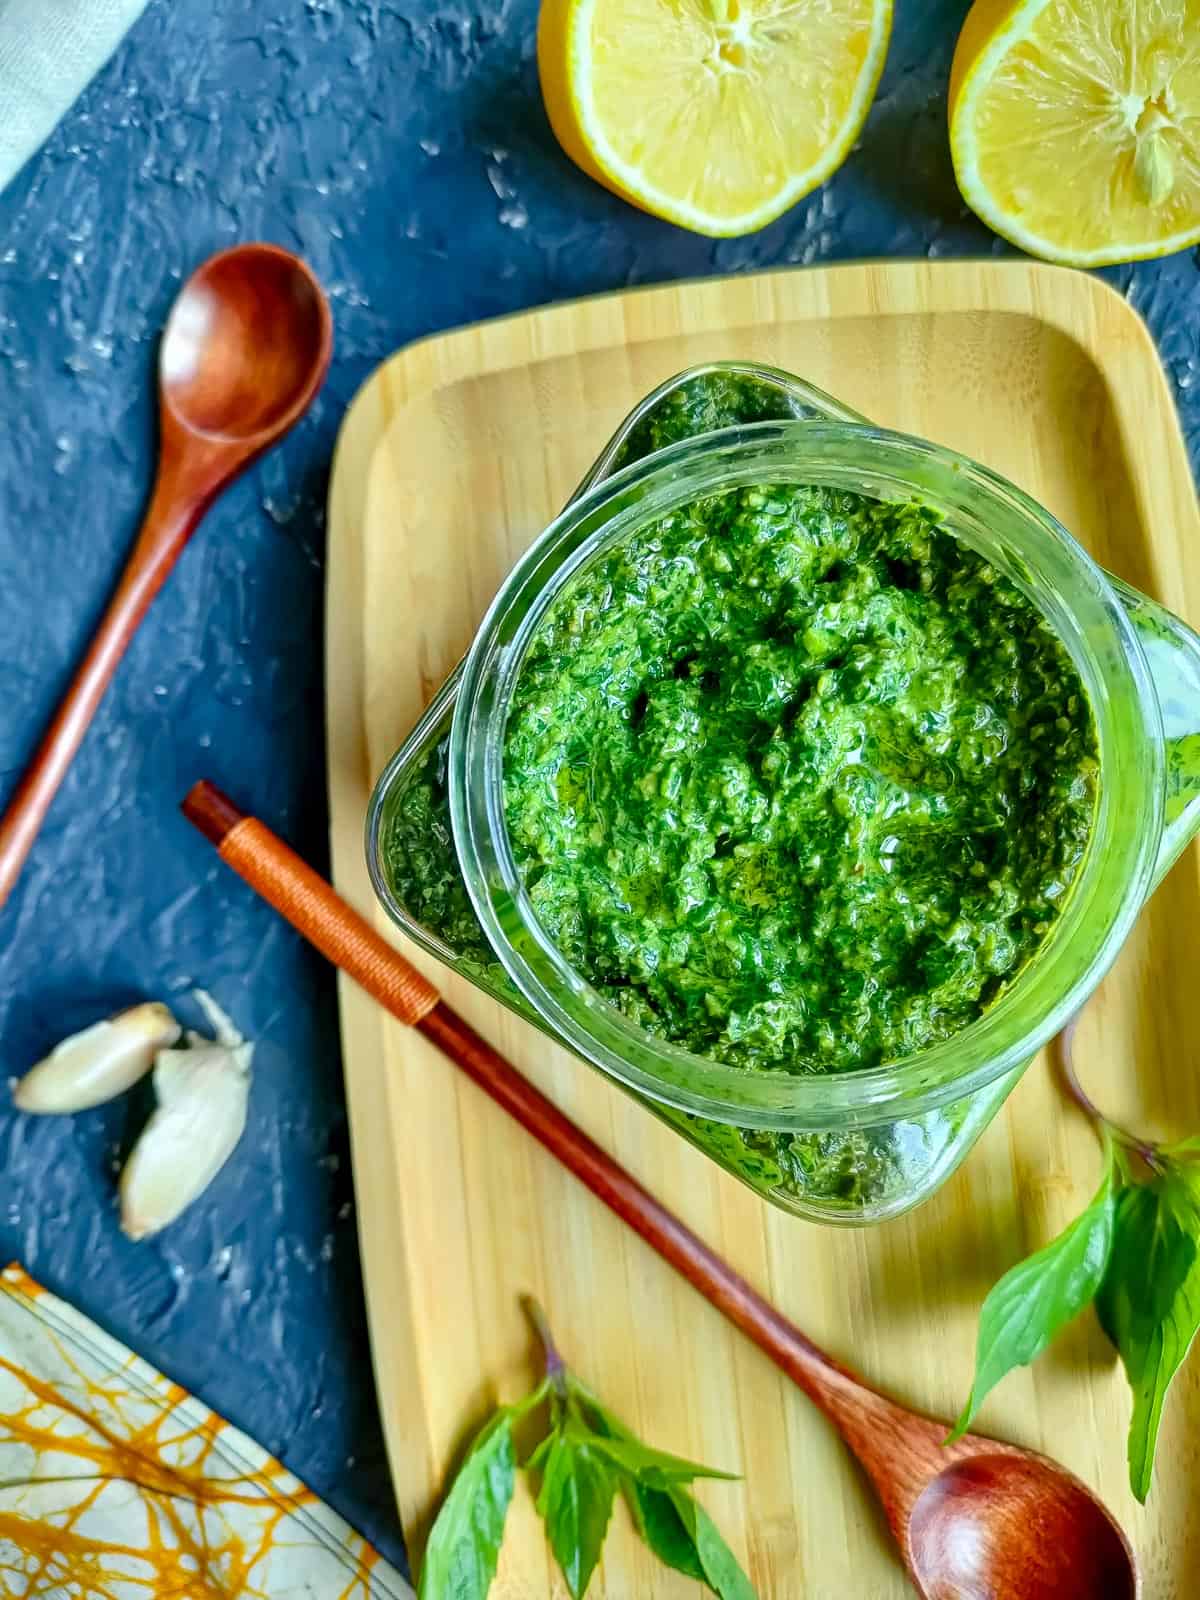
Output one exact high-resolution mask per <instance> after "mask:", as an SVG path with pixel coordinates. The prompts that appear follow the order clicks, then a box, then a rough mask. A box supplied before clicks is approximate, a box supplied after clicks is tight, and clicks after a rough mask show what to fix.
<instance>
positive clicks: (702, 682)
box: [504, 484, 1097, 1072]
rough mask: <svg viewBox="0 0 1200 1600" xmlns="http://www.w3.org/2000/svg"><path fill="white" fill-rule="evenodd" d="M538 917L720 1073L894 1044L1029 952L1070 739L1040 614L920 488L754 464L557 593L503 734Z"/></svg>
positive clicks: (1074, 708) (922, 1043)
mask: <svg viewBox="0 0 1200 1600" xmlns="http://www.w3.org/2000/svg"><path fill="white" fill-rule="evenodd" d="M504 770H505V808H506V813H507V820H508V827H509V834H510V839H511V842H512V847H513V851H514V854H515V857H516V860H517V864H518V867H519V868H520V870H521V873H522V875H523V877H524V880H525V883H526V887H527V889H528V891H529V895H530V899H531V901H532V904H533V906H534V909H535V911H536V913H537V916H538V918H539V920H540V921H541V923H542V925H543V927H544V928H545V929H546V931H547V932H548V934H549V935H550V937H551V938H552V940H553V941H554V943H555V944H557V945H558V947H559V948H560V949H561V950H562V952H563V953H564V955H565V956H566V957H567V959H568V960H569V961H570V963H571V964H572V966H574V967H575V969H576V970H577V971H578V972H580V973H581V974H583V975H584V976H585V977H586V978H587V979H588V980H589V982H591V983H592V984H593V985H594V986H595V987H596V988H597V989H598V991H599V992H600V993H601V994H602V995H603V996H604V997H605V998H606V999H608V1000H609V1001H611V1002H612V1003H613V1004H614V1005H616V1006H618V1007H619V1008H620V1009H621V1010H622V1011H623V1012H624V1013H625V1014H626V1015H627V1016H629V1017H630V1018H631V1019H633V1020H634V1021H636V1022H638V1023H640V1024H641V1025H642V1026H643V1027H645V1028H646V1029H647V1030H648V1031H650V1032H651V1033H655V1034H658V1035H659V1036H661V1037H662V1038H664V1039H668V1040H670V1041H671V1042H673V1043H675V1044H679V1045H682V1046H684V1047H685V1048H687V1049H689V1050H691V1051H693V1052H694V1053H696V1054H700V1055H706V1056H710V1057H713V1058H715V1059H717V1060H720V1061H724V1062H727V1063H730V1064H732V1065H735V1066H739V1067H743V1068H745V1069H746V1070H748V1071H760V1070H764V1069H769V1070H784V1071H789V1072H813V1071H816V1072H842V1071H847V1070H852V1069H855V1068H863V1067H870V1066H875V1065H878V1064H880V1063H882V1062H885V1061H894V1060H899V1059H902V1058H903V1057H905V1056H909V1055H912V1054H914V1053H915V1052H916V1051H918V1050H921V1049H923V1048H925V1047H926V1046H928V1045H930V1044H932V1043H935V1042H936V1041H938V1040H942V1039H946V1038H948V1037H950V1036H951V1035H953V1034H954V1033H956V1032H958V1031H959V1030H960V1029H962V1028H963V1027H965V1026H966V1025H967V1024H968V1023H970V1022H972V1021H973V1020H974V1019H975V1018H976V1017H978V1016H979V1015H980V1013H981V1012H982V1010H983V1009H984V1008H985V1007H986V1006H987V1005H988V1004H989V1003H990V1002H991V1001H992V1000H993V999H994V998H995V996H996V994H997V993H998V992H999V990H1000V989H1001V988H1002V986H1003V985H1004V984H1005V983H1007V982H1008V981H1010V980H1011V979H1012V978H1013V977H1014V976H1015V975H1016V974H1017V973H1018V972H1019V971H1020V970H1021V968H1022V967H1023V966H1024V965H1025V963H1026V962H1027V961H1028V960H1029V958H1030V957H1031V956H1032V955H1033V953H1034V952H1035V950H1036V949H1037V947H1038V945H1039V944H1040V943H1041V942H1042V940H1043V939H1044V938H1045V936H1046V934H1047V933H1048V932H1049V929H1050V927H1051V925H1052V924H1053V922H1054V920H1055V918H1056V917H1057V915H1058V913H1059V911H1060V909H1061V907H1062V905H1063V903H1064V901H1065V899H1066V896H1067V894H1068V892H1069V889H1070V886H1071V883H1072V881H1073V879H1074V876H1075V873H1076V870H1077V868H1078V866H1079V863H1080V861H1081V859H1082V856H1083V853H1084V851H1085V849H1086V845H1087V840H1088V835H1089V832H1090V828H1091V823H1092V815H1093V811H1094V807H1095V793H1096V774H1097V760H1096V743H1095V735H1094V729H1093V723H1092V717H1091V712H1090V708H1089V706H1088V702H1087V697H1086V693H1085V691H1084V689H1083V685H1082V683H1081V682H1080V680H1079V677H1078V674H1077V673H1076V671H1075V668H1074V666H1073V664H1072V663H1071V660H1070V658H1069V656H1068V655H1067V653H1066V651H1065V650H1064V648H1063V646H1062V645H1061V644H1060V642H1059V641H1058V639H1057V637H1056V636H1055V635H1054V634H1053V633H1052V632H1051V630H1050V629H1049V627H1048V626H1047V625H1046V623H1045V622H1044V621H1043V619H1042V617H1041V614H1040V612H1038V611H1037V610H1036V608H1035V607H1034V606H1033V605H1032V604H1031V602H1030V601H1028V600H1027V599H1026V598H1025V597H1024V596H1023V595H1022V594H1021V593H1020V591H1019V590H1018V589H1017V588H1016V587H1015V586H1014V585H1013V584H1012V583H1010V582H1009V581H1008V580H1007V579H1005V578H1004V577H1002V576H1001V575H1000V574H999V573H997V572H996V571H995V570H994V569H993V568H992V567H991V566H989V565H988V564H987V563H986V562H985V561H984V560H983V559H982V558H981V557H980V556H979V555H977V554H976V553H975V552H974V551H972V550H971V549H969V548H968V547H967V546H965V545H963V544H962V543H960V542H959V541H958V540H957V539H955V538H954V537H953V536H952V535H951V534H950V533H948V532H947V531H945V530H944V529H942V528H941V527H939V525H938V522H937V519H936V517H935V516H934V515H933V513H932V512H930V511H929V510H928V509H927V508H926V507H923V506H921V505H919V504H915V503H907V504H902V503H885V502H881V501H877V500H872V499H869V498H866V497H864V496H861V495H856V494H851V493H847V492H842V491H836V490H830V489H823V488H813V487H808V486H794V485H779V484H776V485H770V484H764V485H762V486H760V487H754V488H746V489H738V490H735V491H730V492H727V493H722V494H716V495H710V496H707V497H705V498H702V499H697V500H696V501H694V502H692V503H690V504H688V505H686V506H684V507H683V508H681V509H680V510H679V511H677V512H675V513H673V514H672V515H670V516H668V517H665V518H663V519H662V520H661V521H659V522H656V523H653V524H652V525H650V526H648V527H646V528H644V529H642V530H640V531H639V532H638V533H637V534H636V535H634V536H633V537H632V538H631V539H629V540H627V541H625V542H624V543H623V544H622V545H621V546H620V547H619V548H617V549H614V550H612V551H610V552H609V553H608V554H606V555H605V556H603V557H602V558H601V559H600V560H599V561H598V563H596V564H595V565H594V566H593V567H592V569H591V570H590V571H589V572H588V573H587V574H586V575H585V576H584V577H583V578H582V579H580V580H579V581H577V582H576V583H574V584H573V585H572V586H571V588H570V589H569V590H568V591H567V592H566V593H564V594H563V595H562V596H561V597H560V598H559V599H558V600H557V601H556V603H555V605H554V606H553V607H552V609H551V611H550V612H549V613H548V615H547V617H546V618H545V620H544V621H543V623H542V625H541V627H540V629H539V631H538V633H537V634H536V635H535V637H534V640H533V643H532V645H531V646H530V649H529V652H528V654H527V656H526V659H525V662H524V664H523V666H522V669H521V674H520V677H519V679H518V682H517V685H516V689H515V693H514V698H513V705H512V710H511V714H510V719H509V725H508V732H507V738H506V745H505V755H504Z"/></svg>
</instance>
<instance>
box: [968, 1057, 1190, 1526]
mask: <svg viewBox="0 0 1200 1600" xmlns="http://www.w3.org/2000/svg"><path fill="white" fill-rule="evenodd" d="M1073 1031H1074V1030H1073V1029H1069V1030H1068V1031H1067V1032H1066V1033H1064V1034H1063V1036H1062V1038H1061V1040H1060V1041H1059V1046H1058V1051H1059V1065H1060V1067H1061V1069H1062V1072H1063V1076H1064V1078H1065V1080H1066V1083H1067V1086H1068V1088H1069V1090H1070V1092H1071V1094H1072V1096H1073V1097H1074V1098H1075V1099H1076V1100H1077V1101H1078V1103H1079V1104H1080V1106H1081V1107H1082V1108H1083V1110H1084V1111H1086V1112H1087V1114H1088V1116H1090V1117H1091V1118H1092V1120H1093V1121H1094V1122H1095V1124H1096V1126H1097V1128H1098V1130H1099V1132H1100V1136H1101V1138H1102V1140H1103V1143H1104V1150H1105V1173H1104V1180H1103V1182H1102V1183H1101V1185H1100V1188H1099V1190H1098V1192H1097V1194H1096V1196H1095V1198H1094V1199H1093V1201H1092V1203H1091V1204H1090V1205H1089V1206H1088V1208H1087V1210H1086V1211H1084V1212H1083V1214H1082V1215H1081V1216H1079V1217H1077V1218H1076V1219H1075V1221H1074V1222H1072V1223H1071V1224H1070V1226H1069V1227H1067V1228H1066V1229H1064V1230H1063V1232H1062V1233H1060V1234H1059V1235H1058V1237H1057V1238H1056V1239H1053V1240H1051V1242H1050V1243H1049V1244H1048V1245H1046V1246H1045V1247H1044V1249H1041V1250H1039V1251H1037V1253H1036V1254H1035V1255H1032V1256H1030V1257H1029V1258H1028V1259H1027V1260H1025V1261H1021V1262H1018V1263H1017V1265H1016V1266H1015V1267H1013V1268H1012V1269H1011V1270H1010V1271H1009V1272H1006V1273H1005V1275H1004V1276H1003V1277H1002V1278H1001V1279H1000V1281H999V1282H998V1283H997V1284H996V1285H995V1287H994V1288H993V1289H992V1291H991V1293H990V1294H989V1295H988V1297H987V1299H986V1300H985V1301H984V1302H983V1309H982V1311H981V1313H980V1318H979V1334H978V1340H977V1344H976V1349H975V1381H974V1384H973V1385H972V1388H971V1393H970V1395H969V1397H968V1399H967V1403H966V1405H965V1406H964V1407H963V1411H962V1415H961V1416H960V1417H959V1419H958V1421H957V1422H956V1424H955V1426H954V1430H953V1432H952V1433H951V1434H950V1435H949V1438H948V1439H947V1441H946V1442H947V1443H948V1444H949V1443H952V1442H953V1441H954V1440H955V1439H957V1438H959V1437H960V1436H961V1435H962V1434H963V1433H965V1432H966V1430H967V1428H969V1427H970V1425H971V1422H972V1421H973V1419H974V1417H975V1413H976V1412H977V1411H978V1409H979V1407H980V1405H981V1404H982V1402H983V1398H984V1396H985V1395H986V1394H987V1393H988V1391H989V1390H990V1389H992V1388H993V1387H994V1385H995V1384H997V1383H999V1381H1000V1379H1001V1378H1003V1377H1004V1376H1005V1375H1006V1374H1007V1373H1009V1372H1011V1371H1012V1369H1013V1368H1014V1367H1019V1366H1025V1365H1027V1364H1028V1363H1029V1362H1030V1361H1033V1360H1034V1359H1035V1358H1036V1357H1037V1356H1039V1355H1040V1354H1041V1353H1042V1351H1043V1350H1044V1349H1045V1348H1046V1346H1047V1345H1048V1344H1049V1343H1050V1341H1051V1339H1053V1338H1054V1336H1055V1334H1056V1333H1058V1331H1059V1329H1060V1328H1062V1327H1064V1326H1065V1325H1066V1323H1068V1322H1070V1321H1071V1320H1072V1319H1073V1318H1074V1317H1076V1316H1078V1315H1079V1313H1080V1312H1081V1311H1083V1310H1085V1309H1086V1307H1087V1306H1089V1305H1092V1304H1094V1305H1095V1308H1096V1313H1097V1315H1098V1317H1099V1319H1100V1325H1101V1327H1102V1328H1103V1329H1104V1331H1105V1333H1106V1334H1107V1335H1108V1337H1109V1339H1110V1340H1111V1341H1112V1343H1113V1345H1114V1346H1115V1347H1116V1349H1117V1351H1118V1353H1119V1355H1120V1357H1121V1361H1122V1363H1123V1365H1124V1367H1125V1373H1126V1376H1127V1377H1128V1379H1129V1386H1130V1388H1131V1389H1132V1391H1133V1414H1132V1417H1131V1420H1130V1426H1129V1447H1128V1457H1129V1486H1130V1488H1131V1489H1132V1490H1133V1493H1134V1494H1135V1495H1136V1496H1137V1498H1138V1500H1140V1501H1142V1502H1143V1503H1144V1502H1145V1500H1146V1496H1147V1495H1148V1494H1149V1492H1150V1482H1151V1478H1152V1476H1153V1472H1154V1450H1155V1445H1156V1444H1157V1441H1158V1430H1159V1425H1160V1423H1161V1421H1162V1414H1163V1406H1164V1403H1165V1401H1166V1397H1167V1390H1168V1389H1169V1387H1170V1384H1171V1380H1172V1378H1173V1377H1174V1376H1175V1373H1176V1372H1177V1371H1178V1370H1179V1368H1180V1366H1181V1365H1182V1363H1183V1361H1184V1358H1185V1357H1186V1355H1187V1353H1188V1349H1189V1348H1190V1346H1191V1343H1192V1340H1193V1339H1194V1338H1195V1335H1196V1332H1197V1329H1198V1328H1200V1163H1198V1161H1197V1158H1198V1157H1200V1140H1197V1139H1188V1140H1185V1141H1184V1142H1183V1143H1181V1144H1176V1145H1153V1144H1148V1143H1146V1142H1145V1141H1143V1140H1139V1139H1136V1138H1134V1137H1133V1136H1132V1135H1130V1134H1128V1133H1126V1132H1125V1130H1124V1129H1122V1128H1119V1127H1118V1126H1117V1125H1116V1124H1115V1123H1112V1122H1110V1121H1109V1120H1108V1119H1107V1118H1106V1117H1105V1116H1103V1114H1102V1113H1101V1112H1100V1111H1098V1110H1097V1108H1096V1107H1095V1106H1094V1105H1093V1104H1092V1102H1091V1100H1090V1099H1089V1098H1088V1097H1087V1095H1086V1094H1085V1093H1084V1092H1083V1090H1082V1088H1081V1087H1080V1085H1079V1081H1078V1079H1077V1077H1076V1076H1075V1072H1074V1068H1073V1066H1072V1062H1071V1042H1072V1036H1073Z"/></svg>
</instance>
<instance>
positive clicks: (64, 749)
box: [0, 477, 206, 906]
mask: <svg viewBox="0 0 1200 1600" xmlns="http://www.w3.org/2000/svg"><path fill="white" fill-rule="evenodd" d="M177 491H178V485H177V484H176V483H174V482H171V481H168V480H167V479H165V478H163V477H160V479H159V482H158V484H157V486H156V488H155V492H154V495H153V497H152V499H151V502H150V508H149V510H148V511H147V513H146V520H145V522H144V523H143V524H142V528H141V532H140V533H139V535H138V539H137V543H136V544H135V546H134V548H133V552H132V554H131V556H130V558H129V562H128V565H127V566H126V568H125V571H124V573H123V574H122V577H121V581H120V582H119V584H118V585H117V588H116V591H115V593H114V594H113V597H112V599H111V600H110V601H109V603H108V607H107V609H106V610H105V613H104V615H103V617H102V618H101V619H100V623H99V625H98V627H97V628H96V631H95V633H94V635H93V636H92V641H91V643H90V644H89V646H88V648H87V653H86V654H85V655H84V657H83V660H82V661H81V662H80V663H79V666H78V667H77V668H76V671H75V676H74V677H73V678H72V680H71V683H70V686H69V687H68V689H67V691H66V693H65V694H64V695H63V697H62V700H61V701H60V702H59V706H58V710H57V711H56V712H55V713H54V717H53V720H52V721H51V723H50V726H49V727H48V728H47V729H46V732H45V733H44V734H43V735H42V740H41V743H40V744H39V745H38V748H37V750H36V751H35V753H34V755H33V758H32V759H31V761H30V763H29V765H28V767H26V769H25V773H24V776H23V777H22V778H21V781H20V782H19V783H18V785H17V788H16V790H15V791H14V793H13V797H12V799H11V800H10V802H9V805H8V810H7V811H6V812H5V813H4V817H3V818H2V819H0V906H3V905H4V903H5V901H6V900H7V899H8V897H9V895H10V893H11V892H12V889H13V885H14V884H15V883H16V881H17V878H18V876H19V875H20V872H21V868H22V867H23V866H24V864H25V858H26V857H27V856H28V854H29V852H30V850H31V849H32V848H33V842H34V840H35V839H36V838H37V835H38V830H39V829H40V828H41V825H42V822H43V821H44V820H45V816H46V813H47V811H48V810H49V809H50V804H51V802H52V800H53V799H54V796H55V795H56V794H57V792H58V788H59V785H60V784H61V783H62V781H63V778H64V777H65V776H66V774H67V769H68V768H69V767H70V765H71V762H72V760H73V758H74V756H75V752H76V751H77V750H78V749H79V746H80V744H81V743H82V742H83V736H84V734H85V733H86V732H87V730H88V727H89V725H90V724H91V720H92V718H93V717H94V716H95V714H96V708H97V707H98V706H99V704H100V701H101V700H102V699H103V697H104V691H105V690H106V689H107V688H108V685H109V681H110V680H111V678H112V675H113V673H114V672H115V671H116V669H117V664H118V663H119V662H120V660H121V657H122V656H123V655H124V654H125V650H126V648H127V647H128V644H129V641H130V640H131V639H132V638H133V635H134V633H135V632H136V630H137V626H138V623H139V622H141V620H142V617H143V616H144V615H145V613H146V608H147V607H148V606H149V604H150V602H151V601H152V600H153V599H154V596H155V595H156V594H157V593H158V591H159V589H160V588H161V587H162V585H163V581H164V580H165V578H166V576H167V574H168V573H169V572H170V570H171V568H172V566H173V565H174V563H175V559H176V557H177V556H178V554H179V552H180V550H181V549H182V548H183V546H184V544H185V543H186V541H187V536H188V534H189V533H190V532H191V530H192V528H193V527H195V525H196V523H197V521H198V520H199V518H200V516H201V515H202V514H203V511H204V508H205V504H206V502H204V501H197V500H195V499H189V500H186V501H184V500H181V498H180V496H179V494H178V492H177Z"/></svg>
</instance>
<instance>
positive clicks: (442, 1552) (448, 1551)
mask: <svg viewBox="0 0 1200 1600" xmlns="http://www.w3.org/2000/svg"><path fill="white" fill-rule="evenodd" d="M518 1409H524V1408H523V1407H522V1408H517V1407H510V1406H505V1407H504V1408H503V1409H502V1410H500V1411H498V1412H497V1413H496V1415H495V1416H494V1417H493V1418H492V1419H491V1421H490V1422H489V1423H488V1424H487V1426H486V1427H485V1428H484V1429H483V1432H482V1433H481V1434H480V1435H479V1437H478V1438H477V1439H476V1441H475V1443H474V1444H473V1445H472V1446H471V1452H470V1454H469V1455H468V1457H467V1459H466V1461H465V1462H464V1463H463V1465H462V1467H461V1469H460V1470H459V1474H458V1476H457V1478H455V1480H454V1483H453V1486H452V1487H451V1490H450V1493H449V1494H448V1495H447V1497H446V1500H445V1502H444V1504H443V1505H442V1509H441V1510H440V1511H439V1512H438V1514H437V1520H436V1522H435V1523H434V1525H433V1529H432V1531H431V1532H430V1535H429V1543H428V1544H427V1545H426V1547H425V1559H424V1561H423V1562H422V1563H421V1581H420V1585H419V1587H418V1589H417V1594H418V1597H419V1600H485V1596H486V1595H487V1592H488V1590H489V1589H490V1588H491V1584H492V1579H493V1578H494V1577H495V1576H496V1564H497V1562H498V1561H499V1559H500V1541H501V1540H502V1539H503V1537H504V1519H505V1518H506V1517H507V1515H508V1507H509V1503H510V1502H511V1500H512V1496H513V1484H514V1482H515V1480H516V1456H515V1452H514V1450H513V1437H512V1425H513V1414H514V1412H515V1411H516V1410H518Z"/></svg>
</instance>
